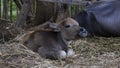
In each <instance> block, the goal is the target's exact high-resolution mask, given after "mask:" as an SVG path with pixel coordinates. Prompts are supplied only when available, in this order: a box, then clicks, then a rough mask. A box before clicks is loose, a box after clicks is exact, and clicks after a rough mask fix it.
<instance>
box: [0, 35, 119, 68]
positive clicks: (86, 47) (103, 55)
mask: <svg viewBox="0 0 120 68" xmlns="http://www.w3.org/2000/svg"><path fill="white" fill-rule="evenodd" d="M119 41H120V38H119V37H116V38H104V37H94V38H83V39H80V40H77V41H75V42H73V43H72V44H71V45H72V48H73V49H74V51H75V53H76V54H75V56H73V57H71V58H67V59H65V60H49V59H44V58H41V57H40V55H38V54H37V53H34V52H32V51H31V50H28V49H27V48H26V47H25V46H23V45H22V44H21V43H19V42H16V41H14V42H11V43H7V42H6V43H5V44H1V45H0V68H119V67H120V65H119V64H120V42H119Z"/></svg>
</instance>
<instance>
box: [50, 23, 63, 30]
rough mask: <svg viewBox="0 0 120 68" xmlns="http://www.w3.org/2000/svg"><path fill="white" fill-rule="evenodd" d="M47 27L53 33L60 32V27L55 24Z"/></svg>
mask: <svg viewBox="0 0 120 68" xmlns="http://www.w3.org/2000/svg"><path fill="white" fill-rule="evenodd" d="M49 27H50V28H51V29H53V31H55V32H60V31H61V29H60V26H59V24H57V23H50V24H49Z"/></svg>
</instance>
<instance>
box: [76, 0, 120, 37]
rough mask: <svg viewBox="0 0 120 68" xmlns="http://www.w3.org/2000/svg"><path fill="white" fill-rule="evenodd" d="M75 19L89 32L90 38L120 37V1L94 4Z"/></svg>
mask: <svg viewBox="0 0 120 68" xmlns="http://www.w3.org/2000/svg"><path fill="white" fill-rule="evenodd" d="M75 19H76V20H77V21H78V22H79V25H80V26H81V27H84V28H85V29H86V30H87V31H88V33H89V34H90V35H89V36H105V37H109V36H120V0H114V1H99V2H96V3H93V4H92V5H91V6H88V7H86V8H85V9H84V10H82V11H81V12H80V13H79V14H78V15H77V16H76V18H75ZM81 31H85V30H80V32H81Z"/></svg>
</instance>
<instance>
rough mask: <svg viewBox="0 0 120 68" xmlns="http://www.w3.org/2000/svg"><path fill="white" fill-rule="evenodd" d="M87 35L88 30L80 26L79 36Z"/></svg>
mask: <svg viewBox="0 0 120 68" xmlns="http://www.w3.org/2000/svg"><path fill="white" fill-rule="evenodd" d="M88 35H89V34H88V31H87V30H86V29H85V28H83V27H81V28H80V30H79V36H80V37H87V36H88Z"/></svg>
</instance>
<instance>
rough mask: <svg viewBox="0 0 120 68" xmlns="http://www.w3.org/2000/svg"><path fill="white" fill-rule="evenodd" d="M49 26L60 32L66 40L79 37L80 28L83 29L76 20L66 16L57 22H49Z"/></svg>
mask: <svg viewBox="0 0 120 68" xmlns="http://www.w3.org/2000/svg"><path fill="white" fill-rule="evenodd" d="M50 27H51V28H52V29H54V31H56V32H60V35H61V36H62V37H63V38H64V39H65V40H68V41H69V40H74V39H77V38H79V37H80V36H79V32H80V29H83V28H81V27H80V26H79V24H78V22H77V21H75V20H74V19H72V18H66V19H64V20H63V21H61V22H58V23H51V24H50ZM81 37H82V34H81Z"/></svg>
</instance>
